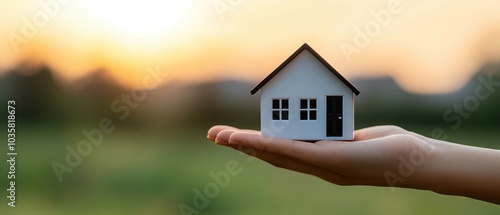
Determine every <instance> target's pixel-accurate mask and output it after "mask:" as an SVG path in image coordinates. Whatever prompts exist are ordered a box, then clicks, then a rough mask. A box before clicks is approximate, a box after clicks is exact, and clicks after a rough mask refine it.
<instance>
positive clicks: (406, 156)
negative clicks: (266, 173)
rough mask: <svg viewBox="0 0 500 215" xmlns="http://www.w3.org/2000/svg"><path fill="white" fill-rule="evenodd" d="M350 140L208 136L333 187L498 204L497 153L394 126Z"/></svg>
mask: <svg viewBox="0 0 500 215" xmlns="http://www.w3.org/2000/svg"><path fill="white" fill-rule="evenodd" d="M354 136H355V138H354V140H352V141H330V140H328V141H326V140H324V141H318V142H315V143H310V142H302V141H296V140H289V139H282V138H276V137H266V136H262V135H261V134H260V132H259V131H254V130H242V129H238V128H234V127H231V126H224V125H218V126H214V127H212V128H210V130H209V131H208V134H207V138H208V139H209V140H211V141H213V142H215V143H216V144H218V145H222V146H228V147H231V148H233V149H236V150H239V151H242V152H244V153H247V154H249V155H251V156H254V157H257V158H259V159H261V160H263V161H266V162H268V163H270V164H272V165H274V166H276V167H280V168H285V169H289V170H293V171H297V172H302V173H306V174H310V175H314V176H317V177H319V178H321V179H324V180H326V181H328V182H331V183H333V184H337V185H372V186H394V187H404V188H414V189H422V190H430V191H434V192H436V193H440V194H445V195H459V196H465V197H470V198H474V199H478V200H483V201H487V202H491V203H495V204H500V151H499V150H494V149H487V148H479V147H472V146H466V145H461V144H456V143H450V142H446V141H441V140H436V139H432V138H428V137H425V136H422V135H419V134H416V133H413V132H410V131H407V130H404V129H402V128H400V127H397V126H390V125H386V126H375V127H369V128H364V129H360V130H357V131H355V135H354Z"/></svg>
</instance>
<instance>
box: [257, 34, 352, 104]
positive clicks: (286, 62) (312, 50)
mask: <svg viewBox="0 0 500 215" xmlns="http://www.w3.org/2000/svg"><path fill="white" fill-rule="evenodd" d="M305 49H307V50H308V51H309V52H310V53H311V54H312V55H313V56H314V57H315V58H316V59H317V60H319V61H320V62H321V63H322V64H323V65H324V66H325V67H326V68H327V69H328V70H330V72H332V73H333V74H334V75H335V76H337V78H339V79H340V80H341V81H342V82H343V83H344V84H345V85H346V86H347V87H349V88H350V89H351V90H352V91H353V92H354V93H355V94H356V95H359V90H358V89H357V88H356V87H354V85H352V84H351V82H349V81H348V80H347V79H346V78H344V76H342V75H341V74H340V73H339V72H338V71H337V70H336V69H335V68H333V67H332V66H331V65H330V64H329V63H328V62H327V61H326V60H325V59H324V58H323V57H321V55H319V54H318V53H317V52H316V51H315V50H314V49H313V48H312V47H311V46H309V44H307V43H304V44H303V45H302V46H300V47H299V48H298V49H297V50H296V51H295V52H293V54H292V55H290V57H288V58H287V59H286V60H285V61H284V62H283V63H281V64H280V65H279V66H278V67H277V68H276V69H274V71H273V72H271V74H269V75H268V76H267V77H266V78H264V80H262V81H261V82H260V83H259V84H257V86H255V87H254V88H253V89H252V91H250V93H251V94H252V95H253V94H255V93H257V91H259V90H260V88H262V87H263V86H264V85H265V84H266V83H267V82H269V81H270V80H271V79H272V78H273V77H274V76H276V74H278V73H279V72H280V71H281V70H282V69H283V68H285V66H286V65H288V63H290V62H291V61H292V60H293V59H295V57H297V56H298V55H299V54H300V53H302V51H304V50H305Z"/></svg>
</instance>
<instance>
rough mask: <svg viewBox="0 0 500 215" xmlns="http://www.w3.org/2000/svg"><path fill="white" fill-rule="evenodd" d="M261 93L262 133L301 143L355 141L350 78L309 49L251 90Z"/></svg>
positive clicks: (353, 90)
mask: <svg viewBox="0 0 500 215" xmlns="http://www.w3.org/2000/svg"><path fill="white" fill-rule="evenodd" d="M259 90H260V91H261V98H260V115H261V133H262V134H263V135H265V136H273V137H280V138H287V139H296V140H352V139H353V138H354V98H355V97H356V96H357V95H358V94H359V90H358V89H356V87H354V86H353V85H352V84H351V83H350V82H349V81H347V79H345V78H344V77H343V76H342V75H341V74H340V73H339V72H337V70H335V69H334V68H333V67H332V66H331V65H330V64H328V63H327V62H326V61H325V59H323V58H322V57H321V56H320V55H319V54H318V53H317V52H316V51H314V50H313V49H312V48H311V47H310V46H309V45H308V44H306V43H305V44H304V45H302V46H301V47H300V48H299V49H298V50H297V51H295V52H294V53H293V54H292V55H291V56H290V57H289V58H288V59H286V60H285V62H283V63H282V64H281V65H280V66H278V68H276V69H275V70H274V71H273V72H272V73H271V74H269V75H268V76H267V77H266V78H265V79H264V80H262V81H261V82H260V83H259V84H258V85H257V86H256V87H255V88H254V89H253V90H252V91H251V93H252V95H253V94H255V93H257V92H258V91H259Z"/></svg>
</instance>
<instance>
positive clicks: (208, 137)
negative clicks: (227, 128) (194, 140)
mask: <svg viewBox="0 0 500 215" xmlns="http://www.w3.org/2000/svg"><path fill="white" fill-rule="evenodd" d="M207 139H209V140H211V141H215V138H214V137H212V136H210V134H207Z"/></svg>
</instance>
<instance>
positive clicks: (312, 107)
mask: <svg viewBox="0 0 500 215" xmlns="http://www.w3.org/2000/svg"><path fill="white" fill-rule="evenodd" d="M316 115H317V107H316V99H300V120H316V118H317V117H316Z"/></svg>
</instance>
